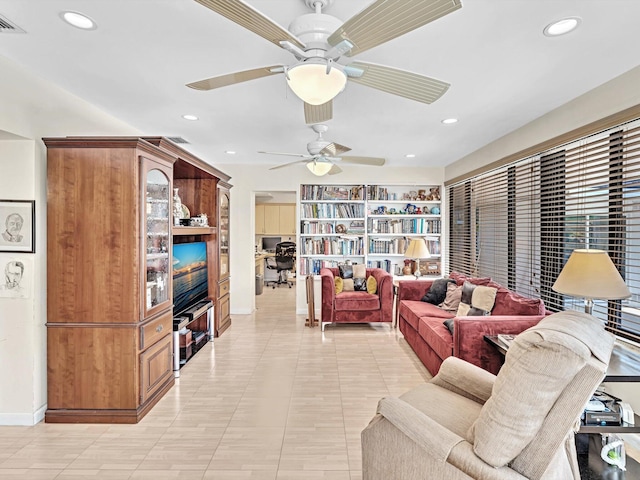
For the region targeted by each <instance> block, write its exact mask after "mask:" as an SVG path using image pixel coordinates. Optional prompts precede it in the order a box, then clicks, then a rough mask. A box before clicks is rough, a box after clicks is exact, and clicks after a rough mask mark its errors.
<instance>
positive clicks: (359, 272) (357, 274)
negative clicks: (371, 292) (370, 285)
mask: <svg viewBox="0 0 640 480" xmlns="http://www.w3.org/2000/svg"><path fill="white" fill-rule="evenodd" d="M353 289H354V290H355V291H357V292H366V291H367V266H366V265H365V264H356V265H353Z"/></svg>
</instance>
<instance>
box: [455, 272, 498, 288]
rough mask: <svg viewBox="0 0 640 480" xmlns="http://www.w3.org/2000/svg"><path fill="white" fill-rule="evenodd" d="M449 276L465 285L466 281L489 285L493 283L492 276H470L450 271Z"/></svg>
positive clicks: (459, 283) (457, 282)
mask: <svg viewBox="0 0 640 480" xmlns="http://www.w3.org/2000/svg"><path fill="white" fill-rule="evenodd" d="M449 278H451V279H453V280H455V281H456V284H458V285H463V284H464V282H465V281H468V282H470V283H473V284H474V285H489V284H490V283H491V278H490V277H469V276H467V275H465V274H464V273H459V272H451V273H449Z"/></svg>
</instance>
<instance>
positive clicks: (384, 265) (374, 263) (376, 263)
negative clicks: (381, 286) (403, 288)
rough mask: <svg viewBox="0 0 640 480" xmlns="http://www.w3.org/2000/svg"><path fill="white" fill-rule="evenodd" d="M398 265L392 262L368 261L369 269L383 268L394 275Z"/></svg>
mask: <svg viewBox="0 0 640 480" xmlns="http://www.w3.org/2000/svg"><path fill="white" fill-rule="evenodd" d="M397 265H398V264H397V263H392V262H391V260H368V261H367V268H381V269H383V270H386V271H387V272H389V273H392V272H394V271H395V267H396V266H397Z"/></svg>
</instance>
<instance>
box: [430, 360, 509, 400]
mask: <svg viewBox="0 0 640 480" xmlns="http://www.w3.org/2000/svg"><path fill="white" fill-rule="evenodd" d="M495 379H496V376H495V375H493V374H491V373H489V372H487V371H486V370H483V369H481V368H480V367H477V366H475V365H473V364H471V363H469V362H465V361H464V360H460V359H459V358H456V357H447V358H446V359H445V360H444V362H442V365H441V366H440V370H439V371H438V373H437V375H436V376H435V377H433V378H432V379H431V380H430V383H433V384H435V385H438V386H439V387H442V388H445V389H447V390H449V391H452V392H455V393H457V394H458V395H462V396H463V397H467V398H470V399H471V400H473V401H475V402H478V403H482V404H484V403H485V402H486V401H487V400H488V399H489V397H490V396H491V391H492V389H493V383H494V382H495Z"/></svg>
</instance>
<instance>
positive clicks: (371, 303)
mask: <svg viewBox="0 0 640 480" xmlns="http://www.w3.org/2000/svg"><path fill="white" fill-rule="evenodd" d="M339 276H340V272H339V270H338V269H337V268H323V269H321V270H320V279H321V281H322V309H321V310H322V320H321V325H322V331H324V327H325V325H327V324H329V323H369V322H391V321H392V320H393V277H392V276H391V274H390V273H389V272H387V271H385V270H383V269H381V268H367V273H366V276H367V278H368V277H369V276H373V278H375V279H376V282H377V290H376V293H375V294H372V293H367V292H353V291H352V292H341V293H339V294H337V295H336V286H335V280H334V279H335V277H339Z"/></svg>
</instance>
